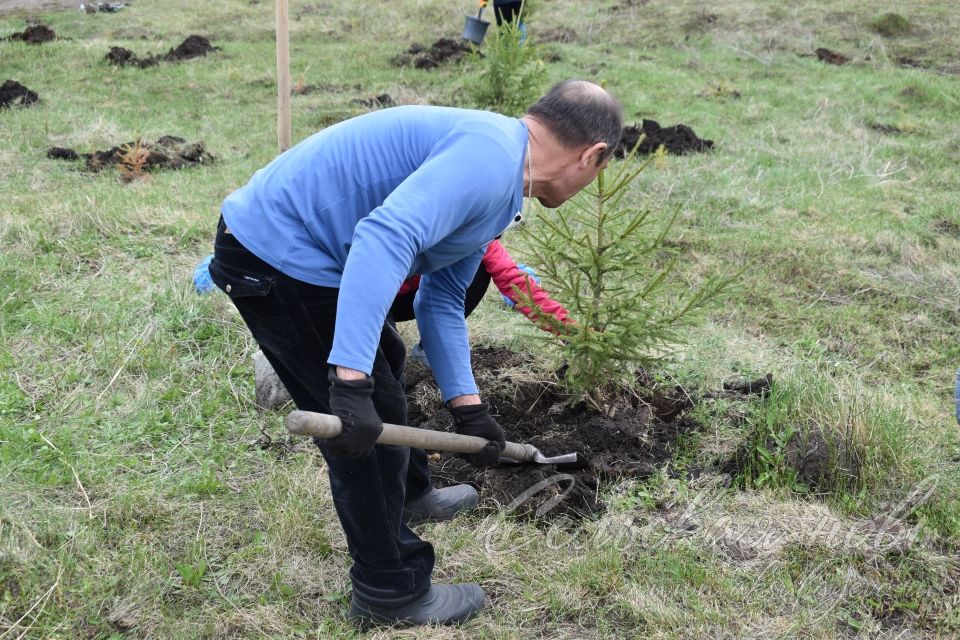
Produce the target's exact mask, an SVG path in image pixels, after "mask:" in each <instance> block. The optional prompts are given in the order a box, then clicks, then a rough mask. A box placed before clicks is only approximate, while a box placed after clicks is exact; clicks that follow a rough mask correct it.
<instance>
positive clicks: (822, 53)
mask: <svg viewBox="0 0 960 640" xmlns="http://www.w3.org/2000/svg"><path fill="white" fill-rule="evenodd" d="M813 54H814V55H815V56H817V60H819V61H820V62H826V63H827V64H838V65H839V64H847V63H849V62H850V58H848V57H847V56H845V55H843V54H842V53H837V52H836V51H830V49H824V48H823V47H820V48H819V49H817V50H816V51H814V52H813Z"/></svg>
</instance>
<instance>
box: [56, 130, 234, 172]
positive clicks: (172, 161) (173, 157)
mask: <svg viewBox="0 0 960 640" xmlns="http://www.w3.org/2000/svg"><path fill="white" fill-rule="evenodd" d="M138 142H139V148H141V149H144V150H146V151H147V155H146V158H145V160H144V162H143V169H144V170H147V171H149V170H153V169H182V168H183V167H189V166H193V165H197V164H210V163H212V162H214V161H215V158H214V157H213V156H212V155H211V154H210V153H209V152H208V151H207V150H206V149H205V148H204V146H203V143H202V142H190V143H188V142H187V141H186V140H184V139H183V138H178V137H176V136H163V137H160V138H157V141H156V142H153V143H151V142H149V141H146V140H140V141H133V142H127V143H126V144H121V145H117V146H115V147H111V148H110V149H106V150H104V151H94V152H93V153H77V152H76V151H74V150H73V149H67V148H64V147H50V148H49V149H47V157H48V158H54V159H59V160H79V159H81V158H82V159H83V160H85V161H86V168H87V169H88V170H90V171H101V170H103V169H106V168H107V167H109V166H112V165H117V164H121V163H122V162H123V160H124V156H125V155H127V153H128V152H129V151H130V150H131V149H133V148H135V147H136V146H137V144H138Z"/></svg>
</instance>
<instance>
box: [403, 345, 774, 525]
mask: <svg viewBox="0 0 960 640" xmlns="http://www.w3.org/2000/svg"><path fill="white" fill-rule="evenodd" d="M525 361H526V357H525V356H524V355H523V354H518V353H514V352H511V351H507V350H505V349H478V350H476V351H474V353H473V368H474V373H475V375H476V377H477V382H478V384H479V385H480V387H481V389H482V393H483V394H484V399H485V400H486V401H487V402H488V403H489V404H490V411H491V413H492V414H493V415H494V416H495V417H496V419H497V421H498V422H499V423H500V424H501V425H502V426H503V427H504V429H505V430H506V432H507V439H508V440H511V441H514V442H520V443H529V444H532V445H533V446H535V447H537V448H538V449H539V450H540V451H541V452H542V453H543V454H544V455H546V456H553V455H561V454H564V453H571V452H576V453H578V454H581V456H583V457H584V458H585V459H586V465H585V466H583V465H581V466H580V468H570V467H575V465H570V467H568V468H562V467H559V468H558V467H555V466H550V465H535V464H509V463H502V464H500V465H499V466H498V467H496V468H492V469H477V468H476V467H473V466H472V465H471V464H470V463H468V462H466V461H465V460H464V459H462V458H460V457H458V456H456V455H455V454H449V453H442V454H435V455H433V456H432V458H431V459H432V462H431V468H432V471H433V473H434V476H435V480H436V484H437V485H438V486H446V485H450V484H460V483H468V484H472V485H474V486H475V487H477V488H478V489H479V490H480V492H481V499H482V501H483V502H485V503H487V504H490V503H493V504H497V505H505V506H508V507H509V509H508V510H509V511H511V512H513V513H515V514H519V515H523V516H544V515H547V513H548V512H549V516H550V517H555V516H559V515H568V516H574V517H581V516H587V515H590V514H593V513H596V512H598V511H600V510H602V509H603V505H602V504H601V503H600V502H599V501H598V499H597V495H598V488H599V487H600V485H601V484H602V483H604V482H608V481H614V480H617V479H621V478H637V479H642V478H646V477H648V476H650V475H651V474H653V473H654V472H655V471H656V470H657V469H659V468H662V467H664V466H665V465H666V466H669V464H670V461H671V459H672V458H673V456H674V452H675V449H676V447H677V442H678V440H680V439H682V438H683V437H684V436H685V435H687V434H692V433H695V432H697V431H699V430H700V429H701V428H702V426H701V425H700V424H698V423H697V422H696V421H695V420H694V419H692V418H691V417H690V416H689V415H688V412H689V409H691V408H692V407H693V405H694V400H693V399H692V397H691V395H689V394H688V393H687V392H685V391H684V390H683V389H680V388H679V387H662V386H658V385H656V384H654V382H653V381H652V380H651V379H650V378H649V377H648V376H646V375H645V374H642V373H640V374H638V380H639V381H640V382H641V384H642V386H644V387H646V389H647V390H646V391H643V392H641V393H640V394H639V395H637V396H634V397H631V398H624V399H623V402H622V403H621V406H620V408H619V410H618V411H616V412H615V413H614V414H613V415H612V416H607V415H603V414H600V413H597V412H594V411H589V410H587V409H586V408H585V407H583V406H577V407H570V406H568V405H567V403H566V402H565V400H566V398H565V397H564V396H563V394H562V393H561V391H560V389H559V388H558V386H557V385H555V384H551V383H548V382H542V381H538V380H531V379H529V378H520V377H516V376H515V374H513V373H511V371H518V369H516V367H518V366H519V365H521V364H522V363H523V362H525ZM406 384H407V396H408V400H409V403H408V404H409V410H410V415H409V418H410V425H411V426H416V427H421V428H427V429H437V430H441V431H452V430H453V424H452V422H453V421H452V419H451V418H450V415H449V413H448V412H447V411H446V410H443V409H439V410H438V409H437V407H436V404H435V400H433V401H431V400H424V399H425V398H434V399H435V398H436V395H437V392H436V383H435V381H434V379H433V375H432V373H431V372H430V370H429V369H426V368H424V367H420V366H417V365H411V366H410V368H409V370H408V372H407V381H406ZM765 385H767V388H769V386H768V385H769V381H767V380H766V379H762V380H760V381H756V382H753V383H747V384H745V385H744V384H741V385H732V386H731V388H730V389H727V390H724V391H722V392H719V391H718V392H713V393H712V394H709V395H710V397H726V398H733V397H736V396H738V395H743V394H757V393H763V391H762V389H763V387H764V386H765ZM431 402H433V403H434V404H431ZM425 405H426V406H425Z"/></svg>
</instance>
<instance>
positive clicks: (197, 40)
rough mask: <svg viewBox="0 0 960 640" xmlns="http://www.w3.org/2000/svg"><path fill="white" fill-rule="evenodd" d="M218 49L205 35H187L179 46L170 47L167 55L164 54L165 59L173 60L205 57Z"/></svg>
mask: <svg viewBox="0 0 960 640" xmlns="http://www.w3.org/2000/svg"><path fill="white" fill-rule="evenodd" d="M217 49H218V48H217V47H214V46H211V45H210V41H209V40H207V39H206V38H204V37H203V36H187V39H186V40H184V41H183V42H181V43H180V45H179V46H177V47H176V48H174V49H170V51H168V52H167V55H165V56H163V59H164V60H167V61H168V62H169V61H172V60H190V59H191V58H200V57H203V56H205V55H207V54H208V53H210V52H211V51H216V50H217Z"/></svg>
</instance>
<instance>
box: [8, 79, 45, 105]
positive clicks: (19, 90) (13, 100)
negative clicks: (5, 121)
mask: <svg viewBox="0 0 960 640" xmlns="http://www.w3.org/2000/svg"><path fill="white" fill-rule="evenodd" d="M39 99H40V96H39V95H37V92H36V91H31V90H30V89H27V88H26V87H25V86H23V85H22V84H20V83H19V82H17V81H16V80H7V81H6V82H4V83H3V86H0V108H3V107H17V106H19V107H27V106H30V105H31V104H33V103H35V102H36V101H37V100H39Z"/></svg>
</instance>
